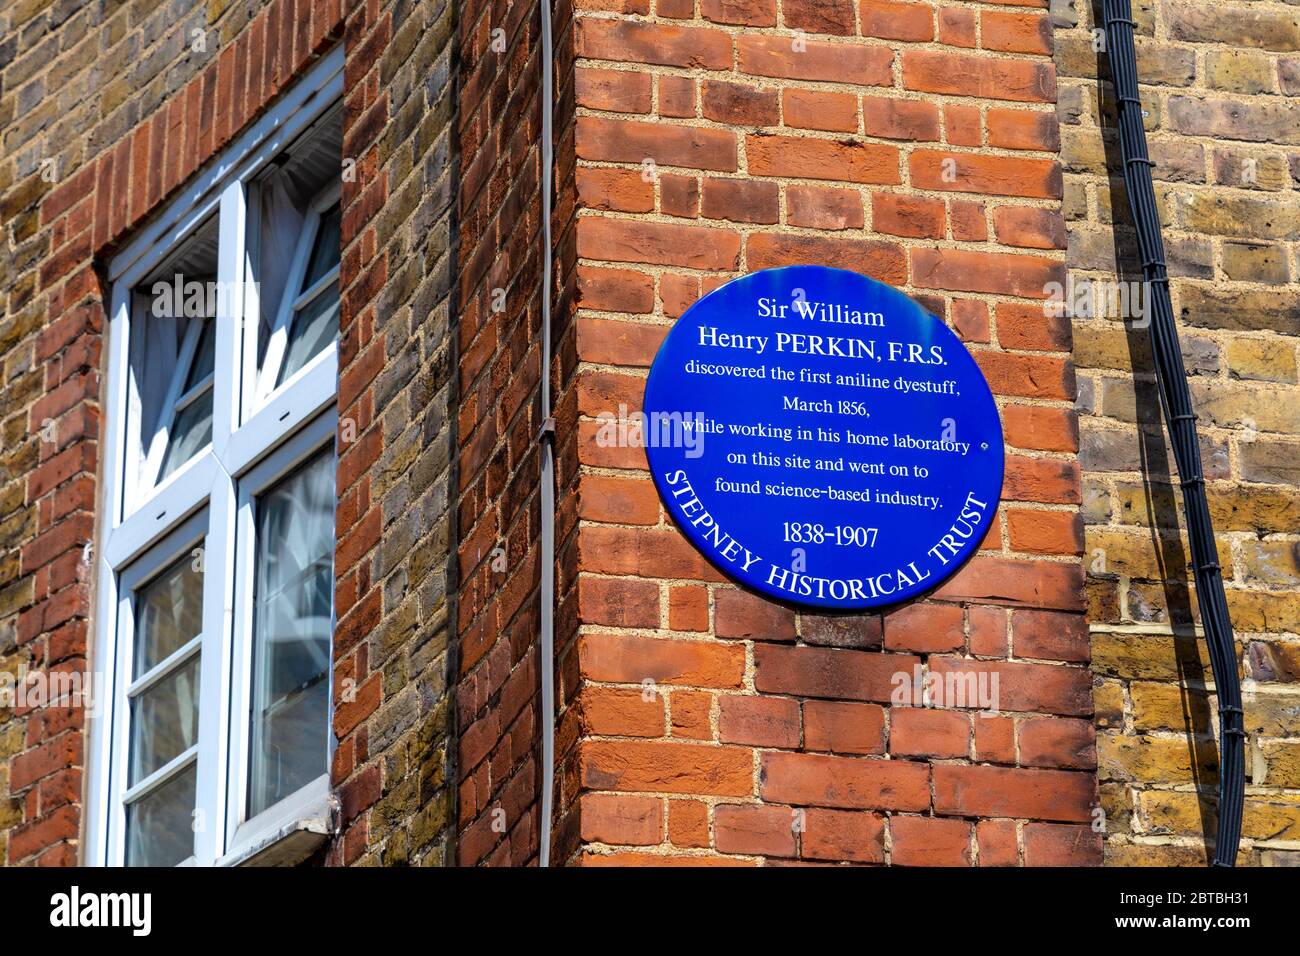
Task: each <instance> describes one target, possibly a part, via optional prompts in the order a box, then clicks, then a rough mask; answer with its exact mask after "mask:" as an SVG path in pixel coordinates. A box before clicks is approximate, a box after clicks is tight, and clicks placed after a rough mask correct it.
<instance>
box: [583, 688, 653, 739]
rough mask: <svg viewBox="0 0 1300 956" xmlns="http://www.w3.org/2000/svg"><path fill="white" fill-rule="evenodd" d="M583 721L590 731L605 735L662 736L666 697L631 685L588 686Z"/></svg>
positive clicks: (584, 696) (584, 695)
mask: <svg viewBox="0 0 1300 956" xmlns="http://www.w3.org/2000/svg"><path fill="white" fill-rule="evenodd" d="M647 698H648V699H647ZM582 721H583V726H584V727H586V728H587V729H588V730H589V731H590V732H591V733H593V734H599V735H601V736H604V737H662V736H663V735H664V703H663V698H662V697H661V696H660V695H658V694H657V693H650V694H648V693H647V692H646V691H643V690H633V689H630V688H621V687H587V688H586V689H585V690H584V691H583V693H582Z"/></svg>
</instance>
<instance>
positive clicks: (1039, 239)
mask: <svg viewBox="0 0 1300 956" xmlns="http://www.w3.org/2000/svg"><path fill="white" fill-rule="evenodd" d="M993 231H994V234H995V235H996V236H997V240H998V242H1000V243H1002V244H1003V245H1005V246H1019V247H1021V248H1024V249H1064V248H1065V223H1064V222H1063V221H1062V220H1061V217H1060V215H1059V214H1058V213H1056V212H1055V211H1053V210H1049V209H1033V208H1028V207H1024V206H999V207H998V208H997V209H994V210H993Z"/></svg>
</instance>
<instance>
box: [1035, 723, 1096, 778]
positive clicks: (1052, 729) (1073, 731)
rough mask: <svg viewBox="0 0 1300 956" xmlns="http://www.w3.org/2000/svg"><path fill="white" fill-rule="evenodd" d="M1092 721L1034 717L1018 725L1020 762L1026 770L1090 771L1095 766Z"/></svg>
mask: <svg viewBox="0 0 1300 956" xmlns="http://www.w3.org/2000/svg"><path fill="white" fill-rule="evenodd" d="M1094 737H1095V734H1094V730H1093V726H1092V722H1091V721H1087V720H1065V719H1062V718H1059V717H1035V718H1032V719H1028V720H1022V721H1021V722H1020V762H1021V764H1022V765H1023V766H1026V767H1050V768H1058V769H1064V770H1070V769H1075V770H1091V769H1092V768H1094V767H1096V766H1097V750H1096V747H1095V744H1094Z"/></svg>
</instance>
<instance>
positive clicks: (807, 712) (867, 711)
mask: <svg viewBox="0 0 1300 956" xmlns="http://www.w3.org/2000/svg"><path fill="white" fill-rule="evenodd" d="M803 714H804V748H805V749H806V750H812V751H824V752H827V753H834V754H883V753H884V752H885V711H884V709H883V708H881V707H880V706H878V705H876V704H854V703H848V702H845V701H822V700H809V701H805V702H804V705H803Z"/></svg>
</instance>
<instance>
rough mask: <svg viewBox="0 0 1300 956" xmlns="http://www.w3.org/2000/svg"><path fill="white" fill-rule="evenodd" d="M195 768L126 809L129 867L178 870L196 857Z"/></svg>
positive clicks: (182, 772)
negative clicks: (172, 868)
mask: <svg viewBox="0 0 1300 956" xmlns="http://www.w3.org/2000/svg"><path fill="white" fill-rule="evenodd" d="M195 774H196V770H195V765H194V764H190V765H189V766H188V767H186V768H185V769H184V770H182V771H181V772H180V773H178V774H177V775H176V776H175V777H173V778H172V779H170V780H168V781H167V782H166V783H165V784H163V785H162V786H161V787H159V788H158V789H156V790H153V791H151V792H150V793H149V794H148V795H147V796H144V797H141V798H140V799H139V800H137V801H136V802H135V803H131V804H128V805H127V808H126V865H127V866H175V865H176V864H177V863H181V862H183V861H184V860H186V859H188V858H189V857H190V856H191V855H192V854H193V853H194V828H193V819H194V817H193V814H194V781H195Z"/></svg>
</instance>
